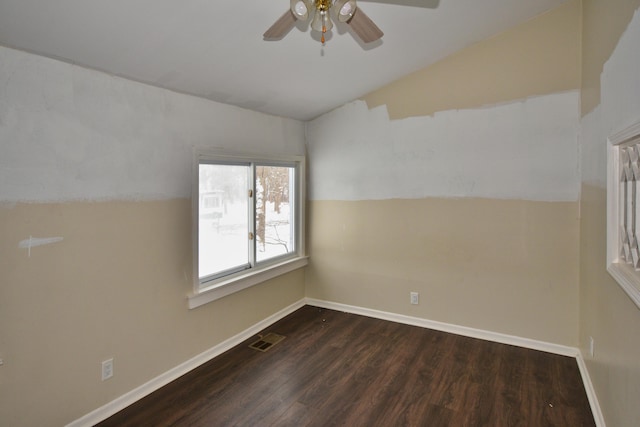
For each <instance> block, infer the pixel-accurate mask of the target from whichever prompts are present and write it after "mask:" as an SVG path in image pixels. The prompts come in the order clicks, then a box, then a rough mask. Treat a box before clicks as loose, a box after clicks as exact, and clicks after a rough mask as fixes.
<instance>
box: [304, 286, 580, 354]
mask: <svg viewBox="0 0 640 427" xmlns="http://www.w3.org/2000/svg"><path fill="white" fill-rule="evenodd" d="M306 303H307V304H308V305H313V306H316V307H322V308H328V309H331V310H338V311H344V312H346V313H353V314H360V315H362V316H367V317H373V318H376V319H382V320H389V321H392V322H396V323H404V324H405V325H413V326H420V327H422V328H427V329H434V330H436V331H442V332H449V333H451V334H456V335H462V336H465V337H470V338H479V339H482V340H485V341H492V342H498V343H501V344H509V345H515V346H518V347H524V348H530V349H533V350H540V351H545V352H547V353H554V354H560V355H562V356H569V357H576V356H578V354H579V353H580V351H579V350H578V349H577V348H574V347H568V346H564V345H559V344H552V343H548V342H544V341H536V340H532V339H529V338H522V337H517V336H513V335H506V334H500V333H498V332H491V331H485V330H482V329H474V328H469V327H466V326H458V325H452V324H450V323H442V322H436V321H433V320H427V319H422V318H420V317H411V316H405V315H402V314H396V313H389V312H386V311H379V310H373V309H370V308H365V307H358V306H353V305H346V304H340V303H335V302H329V301H322V300H316V299H313V298H307V299H306Z"/></svg>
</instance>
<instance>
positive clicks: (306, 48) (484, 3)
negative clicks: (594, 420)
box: [0, 0, 566, 120]
mask: <svg viewBox="0 0 640 427" xmlns="http://www.w3.org/2000/svg"><path fill="white" fill-rule="evenodd" d="M565 1H566V0H368V1H367V0H358V6H359V7H360V8H361V9H362V10H363V11H364V12H366V14H367V15H368V16H369V17H370V18H371V19H372V20H373V21H374V22H375V23H376V24H377V25H378V27H380V29H382V31H383V32H384V33H385V35H384V37H382V39H381V40H379V41H378V42H374V43H371V44H369V45H364V44H362V43H361V42H359V39H358V38H357V36H355V35H354V34H353V33H352V32H351V31H350V30H349V28H348V27H347V26H345V24H336V26H335V27H334V28H333V30H332V32H331V34H328V36H327V41H326V44H325V45H324V46H322V44H321V43H320V41H319V40H320V36H319V34H317V33H316V32H312V31H310V29H309V24H308V22H307V23H302V22H299V23H298V24H297V26H296V27H294V28H293V29H292V30H291V31H290V32H289V34H288V35H287V36H286V37H284V38H283V39H282V40H280V41H264V40H263V39H262V34H263V33H264V32H265V31H266V30H267V28H269V27H270V26H271V24H273V23H274V22H275V21H276V20H277V19H278V18H279V17H280V16H281V15H282V14H283V13H284V12H285V11H286V10H287V9H288V8H289V0H109V1H105V0H0V45H3V46H6V47H11V48H16V49H21V50H25V51H28V52H33V53H37V54H41V55H45V56H49V57H52V58H58V59H62V60H64V61H67V62H70V63H74V64H79V65H82V66H86V67H89V68H93V69H97V70H102V71H105V72H107V73H111V74H114V75H118V76H123V77H126V78H129V79H132V80H137V81H140V82H145V83H149V84H152V85H155V86H160V87H163V88H167V89H171V90H175V91H178V92H182V93H188V94H193V95H197V96H200V97H204V98H208V99H211V100H214V101H218V102H222V103H226V104H232V105H237V106H240V107H243V108H248V109H251V110H256V111H261V112H265V113H269V114H274V115H279V116H285V117H291V118H295V119H300V120H309V119H312V118H314V117H316V116H318V115H320V114H322V113H325V112H327V111H330V110H331V109H333V108H336V107H338V106H340V105H342V104H344V103H346V102H349V101H351V100H354V99H357V98H359V97H361V96H363V95H365V94H367V93H368V92H371V91H372V90H375V89H377V88H379V87H381V86H383V85H385V84H387V83H389V82H391V81H393V80H396V79H398V78H400V77H402V76H404V75H407V74H409V73H411V72H413V71H416V70H418V69H420V68H423V67H425V66H427V65H429V64H432V63H434V62H436V61H438V60H439V59H442V58H444V57H445V56H447V55H450V54H452V53H453V52H455V51H457V50H459V49H461V48H463V47H465V46H468V45H470V44H472V43H475V42H478V41H480V40H483V39H486V38H488V37H490V36H492V35H494V34H497V33H499V32H501V31H504V30H506V29H508V28H509V27H512V26H514V25H517V24H519V23H522V22H524V21H526V20H528V19H531V18H533V17H534V16H536V15H539V14H541V13H543V12H545V11H547V10H550V9H552V8H554V7H557V6H559V5H561V4H562V3H564V2H565Z"/></svg>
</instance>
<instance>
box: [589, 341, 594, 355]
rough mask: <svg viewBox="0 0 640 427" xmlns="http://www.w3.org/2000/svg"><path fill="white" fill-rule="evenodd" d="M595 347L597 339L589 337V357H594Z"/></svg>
mask: <svg viewBox="0 0 640 427" xmlns="http://www.w3.org/2000/svg"><path fill="white" fill-rule="evenodd" d="M594 347H595V341H594V340H593V337H589V357H591V358H593V352H594Z"/></svg>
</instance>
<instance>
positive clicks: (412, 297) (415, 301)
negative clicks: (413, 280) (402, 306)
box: [409, 292, 420, 305]
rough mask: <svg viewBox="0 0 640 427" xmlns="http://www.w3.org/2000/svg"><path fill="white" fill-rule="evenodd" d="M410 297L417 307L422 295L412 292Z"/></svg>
mask: <svg viewBox="0 0 640 427" xmlns="http://www.w3.org/2000/svg"><path fill="white" fill-rule="evenodd" d="M409 296H410V301H411V304H413V305H417V304H418V301H419V298H420V294H419V293H417V292H410V293H409Z"/></svg>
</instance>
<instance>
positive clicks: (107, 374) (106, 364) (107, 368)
mask: <svg viewBox="0 0 640 427" xmlns="http://www.w3.org/2000/svg"><path fill="white" fill-rule="evenodd" d="M112 376H113V359H107V360H104V361H103V362H102V381H104V380H108V379H109V378H111V377H112Z"/></svg>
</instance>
